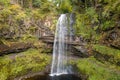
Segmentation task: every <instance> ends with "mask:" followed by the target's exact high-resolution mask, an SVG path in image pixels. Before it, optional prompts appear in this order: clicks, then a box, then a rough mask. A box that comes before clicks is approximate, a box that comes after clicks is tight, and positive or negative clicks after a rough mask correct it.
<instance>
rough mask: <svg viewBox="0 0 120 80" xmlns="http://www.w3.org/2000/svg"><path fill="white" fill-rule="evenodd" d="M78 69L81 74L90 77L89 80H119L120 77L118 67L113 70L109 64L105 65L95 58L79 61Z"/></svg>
mask: <svg viewBox="0 0 120 80" xmlns="http://www.w3.org/2000/svg"><path fill="white" fill-rule="evenodd" d="M77 67H78V70H79V72H80V73H83V74H86V75H88V80H119V79H120V75H119V73H117V70H116V67H115V66H114V68H111V67H112V66H111V65H109V64H103V63H100V62H99V61H97V60H96V59H95V58H93V57H90V58H84V59H79V61H78V62H77Z"/></svg>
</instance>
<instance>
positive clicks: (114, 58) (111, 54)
mask: <svg viewBox="0 0 120 80" xmlns="http://www.w3.org/2000/svg"><path fill="white" fill-rule="evenodd" d="M93 49H94V50H95V51H97V52H98V53H100V54H101V55H103V57H104V58H106V57H107V58H108V59H107V60H108V61H109V62H112V63H114V64H117V63H119V62H120V50H118V49H113V48H110V47H106V46H103V45H99V44H97V45H94V46H93ZM96 54H97V53H96Z"/></svg>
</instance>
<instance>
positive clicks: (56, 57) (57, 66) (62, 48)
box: [50, 14, 74, 76]
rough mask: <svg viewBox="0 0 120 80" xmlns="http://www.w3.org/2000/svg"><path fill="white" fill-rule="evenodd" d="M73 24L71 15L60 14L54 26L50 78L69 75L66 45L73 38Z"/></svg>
mask: <svg viewBox="0 0 120 80" xmlns="http://www.w3.org/2000/svg"><path fill="white" fill-rule="evenodd" d="M73 23H74V21H73V20H72V14H71V15H68V14H61V16H60V17H59V19H58V23H57V26H56V33H55V39H54V46H53V60H52V67H51V74H50V76H55V75H56V76H57V75H61V74H70V73H71V70H70V68H69V66H67V64H68V59H67V55H68V51H67V50H68V45H67V43H68V42H70V41H71V40H72V37H73V34H74V32H73V28H72V27H73V26H72V25H73Z"/></svg>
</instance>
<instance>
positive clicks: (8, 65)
mask: <svg viewBox="0 0 120 80" xmlns="http://www.w3.org/2000/svg"><path fill="white" fill-rule="evenodd" d="M49 61H50V57H49V56H48V55H46V54H40V53H39V51H38V50H36V49H29V50H28V51H26V52H22V53H19V54H18V55H16V56H15V59H11V58H10V57H8V56H5V57H0V80H6V79H13V78H15V77H17V76H21V75H24V74H27V73H29V72H38V71H42V70H43V69H44V68H45V66H46V65H47V64H49Z"/></svg>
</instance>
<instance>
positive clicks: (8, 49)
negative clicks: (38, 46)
mask: <svg viewBox="0 0 120 80" xmlns="http://www.w3.org/2000/svg"><path fill="white" fill-rule="evenodd" d="M31 47H32V44H31V43H12V44H11V45H9V46H8V45H4V44H1V45H0V56H1V55H6V54H10V53H18V52H22V51H25V50H27V49H29V48H31Z"/></svg>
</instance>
